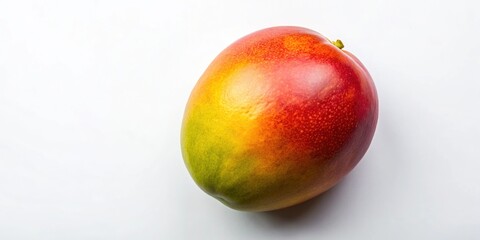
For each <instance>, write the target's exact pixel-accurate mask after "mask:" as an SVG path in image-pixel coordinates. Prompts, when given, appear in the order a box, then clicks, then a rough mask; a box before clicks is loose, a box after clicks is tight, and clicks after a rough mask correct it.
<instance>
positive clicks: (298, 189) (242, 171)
mask: <svg viewBox="0 0 480 240" xmlns="http://www.w3.org/2000/svg"><path fill="white" fill-rule="evenodd" d="M377 118H378V100H377V93H376V90H375V86H374V84H373V81H372V79H371V76H370V74H369V73H368V72H367V70H366V68H365V67H364V66H363V65H362V64H361V63H360V62H359V61H358V59H357V58H355V57H354V56H353V55H352V54H351V53H348V52H346V51H343V50H341V49H339V48H338V47H336V46H334V45H333V44H332V43H331V42H330V41H329V40H328V39H327V38H325V37H323V36H322V35H320V34H319V33H317V32H314V31H312V30H309V29H306V28H301V27H274V28H268V29H264V30H260V31H258V32H254V33H252V34H250V35H247V36H245V37H243V38H241V39H240V40H238V41H236V42H235V43H233V44H232V45H230V46H229V47H227V48H226V49H225V50H224V51H222V52H221V53H220V54H219V55H218V56H217V57H216V58H215V59H214V61H213V62H212V63H211V64H210V65H209V67H208V68H207V69H206V71H205V72H204V73H203V75H202V76H201V78H200V79H199V80H198V82H197V84H196V86H195V88H194V89H193V91H192V93H191V95H190V98H189V100H188V103H187V106H186V109H185V113H184V119H183V124H182V130H181V147H182V155H183V158H184V161H185V164H186V167H187V169H188V170H189V172H190V174H191V176H192V178H193V179H194V181H195V182H196V183H197V185H198V186H199V187H200V188H201V189H202V190H203V191H205V192H206V193H208V194H209V195H211V196H213V197H215V198H216V199H218V200H219V201H221V202H222V203H223V204H225V205H227V206H229V207H231V208H233V209H237V210H243V211H270V210H275V209H280V208H284V207H288V206H292V205H295V204H298V203H300V202H303V201H306V200H308V199H310V198H313V197H315V196H317V195H319V194H321V193H322V192H325V191H326V190H328V189H329V188H331V187H333V186H334V185H335V184H336V183H338V182H339V181H340V179H341V178H342V177H344V176H345V175H346V174H347V173H348V172H350V171H351V170H352V169H353V168H354V167H355V165H356V164H357V163H358V162H359V161H360V159H361V158H362V157H363V155H364V154H365V152H366V151H367V149H368V147H369V145H370V142H371V140H372V138H373V135H374V132H375V127H376V123H377Z"/></svg>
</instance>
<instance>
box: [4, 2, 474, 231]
mask: <svg viewBox="0 0 480 240" xmlns="http://www.w3.org/2000/svg"><path fill="white" fill-rule="evenodd" d="M277 25H297V26H303V27H308V28H311V29H314V30H316V31H318V32H320V33H322V34H323V35H325V36H327V37H329V38H331V39H336V38H339V39H342V40H343V42H344V43H345V46H346V47H345V49H346V50H349V51H351V52H353V53H354V54H355V55H356V56H357V57H358V58H360V59H361V61H362V62H363V63H364V64H365V65H366V66H367V68H368V69H369V71H370V73H371V75H372V76H373V78H374V81H375V84H376V86H377V90H378V94H379V100H380V117H379V123H378V128H377V132H376V135H375V138H374V140H373V142H372V145H371V147H370V149H369V151H368V153H367V154H366V156H365V157H364V158H363V160H362V161H361V162H360V164H359V165H358V166H357V167H356V168H355V169H354V171H352V172H351V173H350V174H349V175H348V176H347V177H346V178H345V179H344V181H342V182H341V183H340V184H339V185H337V187H335V188H334V189H333V190H331V191H329V192H327V193H325V194H324V195H322V196H321V197H318V198H316V199H314V200H311V201H309V202H307V203H305V204H301V205H298V206H296V207H293V208H289V209H285V210H280V211H276V212H270V213H245V212H238V211H234V210H231V209H229V208H227V207H225V206H223V205H222V204H221V203H219V202H217V201H216V200H214V199H213V198H211V197H209V196H207V195H206V194H204V193H203V192H202V191H201V190H200V189H199V188H198V187H197V186H196V185H195V184H194V182H193V180H191V178H190V176H189V175H188V172H187V170H186V168H185V166H184V164H183V160H182V157H181V153H180V144H179V142H180V140H179V134H180V133H179V131H180V124H181V120H182V114H183V110H184V106H185V103H186V101H187V99H188V96H189V93H190V90H191V89H192V88H193V86H194V84H195V82H196V80H197V79H198V78H199V77H200V75H201V74H202V72H203V71H204V69H205V68H206V67H207V66H208V64H209V63H210V61H211V60H213V58H214V57H215V56H216V55H217V54H218V53H219V52H220V51H221V50H222V49H224V48H225V47H226V46H227V45H228V44H230V43H232V42H233V41H235V40H236V39H238V38H240V37H242V36H244V35H246V34H248V33H250V32H253V31H256V30H259V29H262V28H265V27H271V26H277ZM479 27H480V14H479V6H477V5H476V2H475V1H467V0H457V1H433V0H431V1H417V0H404V1H380V0H363V1H353V0H352V1H341V0H329V1H311V2H307V1H298V0H297V1H291V2H288V1H273V0H272V1H253V0H252V1H231V2H230V3H226V1H220V0H219V1H189V2H186V1H168V2H167V1H164V2H162V1H93V0H86V1H61V0H58V1H47V0H44V1H13V0H12V1H7V0H0V239H2V240H10V239H29V240H30V239H59V240H60V239H62V240H63V239H112V240H113V239H142V240H149V239H290V240H292V239H480V174H479V171H480V157H479V155H480V146H479V142H480V141H479V136H480V126H479V123H480V110H479V108H480V107H479V105H480V104H479V103H480V76H479V70H480V45H479V42H480V32H479V31H480V30H479V29H480V28H479Z"/></svg>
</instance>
